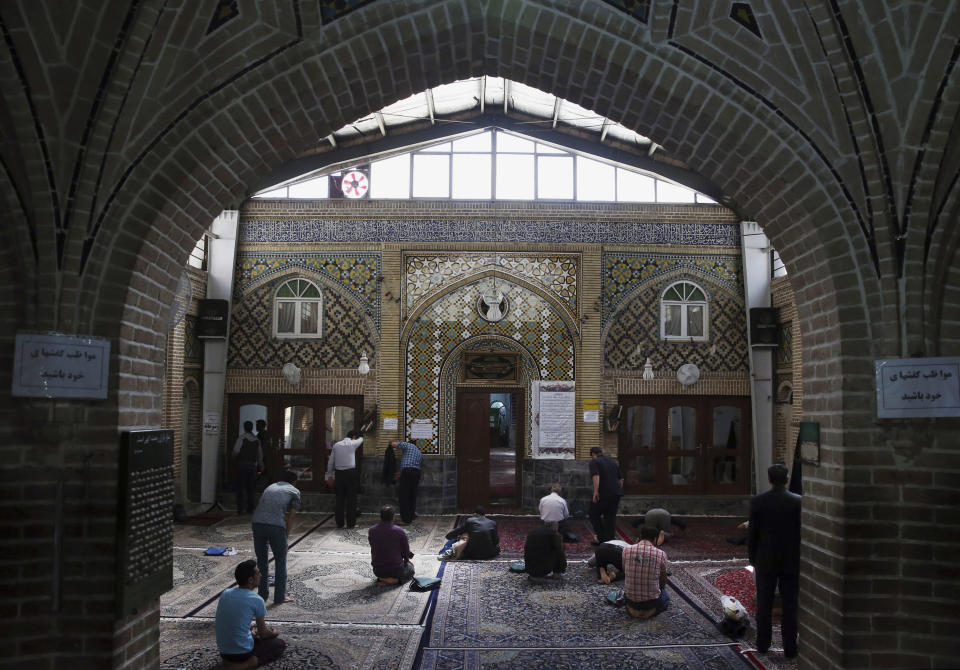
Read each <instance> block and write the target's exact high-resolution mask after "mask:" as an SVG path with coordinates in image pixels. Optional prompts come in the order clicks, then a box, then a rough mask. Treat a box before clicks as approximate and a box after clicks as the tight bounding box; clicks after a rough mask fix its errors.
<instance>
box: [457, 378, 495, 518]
mask: <svg viewBox="0 0 960 670" xmlns="http://www.w3.org/2000/svg"><path fill="white" fill-rule="evenodd" d="M456 440H457V441H456V449H457V492H458V493H457V498H458V503H459V507H460V509H461V510H462V511H469V510H472V509H473V508H474V507H476V506H477V505H485V504H486V503H487V500H488V498H489V497H490V394H489V393H476V392H467V391H460V392H459V393H457V436H456Z"/></svg>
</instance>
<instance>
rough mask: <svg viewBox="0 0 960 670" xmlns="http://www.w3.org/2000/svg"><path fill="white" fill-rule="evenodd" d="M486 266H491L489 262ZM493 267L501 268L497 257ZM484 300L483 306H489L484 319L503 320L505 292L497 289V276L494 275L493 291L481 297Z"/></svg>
mask: <svg viewBox="0 0 960 670" xmlns="http://www.w3.org/2000/svg"><path fill="white" fill-rule="evenodd" d="M484 265H489V263H488V262H485V263H484ZM493 265H496V266H498V267H499V265H500V258H499V257H495V258H494V262H493ZM480 297H481V299H482V300H483V304H484V305H486V306H487V313H486V315H484V318H485V319H486V320H487V321H491V322H494V323H495V322H497V321H499V320H500V319H502V318H503V310H502V309H501V308H500V307H501V305H502V304H503V291H501V290H499V289H498V288H497V275H496V274H493V289H491V290H490V291H489V292H487V293H482V294H481V295H480Z"/></svg>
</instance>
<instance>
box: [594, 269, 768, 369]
mask: <svg viewBox="0 0 960 670" xmlns="http://www.w3.org/2000/svg"><path fill="white" fill-rule="evenodd" d="M691 279H694V278H691ZM671 280H672V278H671ZM695 280H696V281H697V282H698V283H699V284H700V286H701V287H702V288H703V289H704V290H706V291H707V294H708V298H707V300H708V309H709V318H710V325H709V331H708V335H709V338H710V339H708V340H707V341H704V342H689V341H666V340H661V339H660V293H661V290H662V289H663V286H662V285H661V283H660V282H657V281H653V282H651V283H650V284H648V285H647V286H645V287H643V288H641V289H640V290H639V291H637V292H635V293H634V294H633V296H632V298H631V299H630V300H628V301H627V302H626V303H625V304H624V305H623V306H622V308H621V309H620V310H618V311H617V312H616V313H614V314H613V315H612V317H611V319H610V323H609V324H608V325H607V327H606V332H605V334H604V338H603V362H604V366H605V367H607V368H613V369H619V370H640V369H642V368H643V363H644V360H645V358H646V357H647V356H649V357H650V362H651V363H652V364H653V367H654V368H655V369H658V370H664V369H667V370H676V369H677V368H678V367H680V366H681V365H682V364H684V363H693V364H695V365H697V366H698V367H699V368H700V369H701V370H703V371H711V372H720V371H724V372H729V371H734V372H747V371H749V362H748V360H747V358H748V354H749V351H748V346H747V330H746V326H747V324H746V316H745V314H744V306H743V297H742V291H740V292H739V293H738V294H737V297H734V296H732V295H730V294H729V293H727V292H726V291H722V290H719V289H717V288H716V286H715V285H711V284H710V283H708V282H706V281H704V280H703V279H702V278H700V277H696V278H695Z"/></svg>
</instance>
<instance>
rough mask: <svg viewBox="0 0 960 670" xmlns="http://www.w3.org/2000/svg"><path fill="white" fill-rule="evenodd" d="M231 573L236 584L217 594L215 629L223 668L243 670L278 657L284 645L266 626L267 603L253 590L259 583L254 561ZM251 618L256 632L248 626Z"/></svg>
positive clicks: (225, 669) (275, 633) (246, 562)
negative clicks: (218, 599)
mask: <svg viewBox="0 0 960 670" xmlns="http://www.w3.org/2000/svg"><path fill="white" fill-rule="evenodd" d="M233 576H234V577H236V579H237V584H238V586H235V587H233V588H229V589H227V590H226V591H224V592H223V593H222V594H221V595H220V601H219V602H218V603H217V614H216V619H215V620H214V628H215V629H216V634H217V648H218V649H219V650H220V656H222V657H223V667H224V670H246V668H255V667H257V666H258V665H263V664H265V663H269V662H270V661H272V660H274V659H277V658H280V654H282V653H283V650H284V648H285V647H286V646H287V644H286V642H284V641H283V640H281V639H280V638H279V637H278V635H279V634H278V633H277V632H276V631H274V630H271V629H270V628H268V627H267V623H266V620H265V619H266V616H267V606H266V605H265V604H264V602H263V598H261V597H260V596H259V595H257V593H256V590H257V587H258V586H259V585H260V570H258V569H257V562H256V561H254V560H249V561H244V562H243V563H241V564H240V565H238V566H237V569H236V570H235V571H234V573H233ZM254 620H256V622H257V633H256V635H254V634H253V631H252V630H251V626H250V622H251V621H254Z"/></svg>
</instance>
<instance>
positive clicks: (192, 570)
mask: <svg viewBox="0 0 960 670" xmlns="http://www.w3.org/2000/svg"><path fill="white" fill-rule="evenodd" d="M251 549H252V548H251ZM250 558H254V555H253V553H250V552H243V553H241V554H239V555H237V556H204V555H203V551H201V550H199V549H178V550H177V551H175V552H173V588H172V589H171V590H169V591H167V592H166V593H164V594H163V595H162V596H160V615H161V616H166V617H182V616H187V615H188V614H190V612H192V611H193V610H195V609H196V608H198V607H199V606H200V605H202V604H203V603H205V602H206V601H207V600H209V599H210V598H212V597H214V596H216V595H217V594H219V593H220V592H221V591H223V590H224V589H225V588H227V587H229V586H233V585H234V584H235V583H236V580H234V578H233V571H234V570H235V569H236V567H237V564H238V563H239V562H240V561H245V560H247V559H250Z"/></svg>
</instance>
